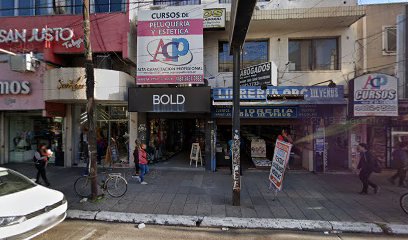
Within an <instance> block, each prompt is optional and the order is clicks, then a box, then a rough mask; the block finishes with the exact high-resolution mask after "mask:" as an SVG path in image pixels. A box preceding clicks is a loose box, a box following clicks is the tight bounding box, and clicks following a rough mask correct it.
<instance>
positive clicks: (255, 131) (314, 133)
mask: <svg viewBox="0 0 408 240" xmlns="http://www.w3.org/2000/svg"><path fill="white" fill-rule="evenodd" d="M343 92H344V90H343V86H337V87H336V88H328V87H283V86H282V87H268V89H267V90H262V89H261V88H260V87H241V109H240V110H241V137H242V143H241V153H242V154H241V164H242V167H243V168H244V169H248V168H249V169H250V168H260V169H269V168H270V164H271V161H270V159H271V158H272V155H273V150H274V145H275V142H276V139H277V137H278V135H280V134H281V132H282V130H283V129H284V130H286V131H287V132H289V134H290V136H291V138H292V139H293V142H294V148H293V151H292V156H291V160H290V167H291V168H293V169H307V170H310V171H318V172H324V171H330V170H337V169H338V168H347V167H348V166H347V162H346V161H345V159H347V156H346V154H343V153H344V152H345V153H346V152H347V151H346V149H347V141H346V140H347V134H346V133H347V132H346V133H344V132H342V131H341V130H339V129H342V128H341V127H339V125H342V124H344V121H345V118H346V101H345V100H344V94H343ZM271 95H274V96H278V95H287V96H295V95H302V96H304V100H282V99H281V100H269V99H270V98H269V99H268V96H271ZM212 99H213V103H212V104H213V107H212V117H213V118H214V119H215V122H216V124H217V131H216V132H217V138H216V139H217V140H216V157H217V158H216V161H217V166H218V167H229V165H230V150H229V145H228V141H229V140H230V139H231V136H232V134H231V123H232V121H231V116H232V107H231V102H230V101H231V99H232V90H231V89H229V88H215V89H213V90H212ZM288 99H289V98H288ZM338 142H341V143H342V144H339V143H338ZM343 155H345V156H344V157H342V156H343Z"/></svg>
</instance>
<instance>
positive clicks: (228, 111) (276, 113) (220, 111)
mask: <svg viewBox="0 0 408 240" xmlns="http://www.w3.org/2000/svg"><path fill="white" fill-rule="evenodd" d="M298 111H299V108H298V107H295V106H293V107H280V106H273V107H241V109H240V116H241V118H297V117H298ZM211 113H212V114H211V115H212V117H214V118H231V117H232V107H229V106H222V107H221V106H220V107H214V108H213V110H212V111H211Z"/></svg>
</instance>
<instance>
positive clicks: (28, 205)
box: [0, 167, 68, 239]
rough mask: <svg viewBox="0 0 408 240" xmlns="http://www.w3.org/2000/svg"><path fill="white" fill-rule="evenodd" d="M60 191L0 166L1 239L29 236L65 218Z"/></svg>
mask: <svg viewBox="0 0 408 240" xmlns="http://www.w3.org/2000/svg"><path fill="white" fill-rule="evenodd" d="M67 207H68V204H67V200H66V199H65V196H64V194H63V193H61V192H59V191H55V190H52V189H49V188H46V187H43V186H41V185H37V184H36V183H34V182H33V181H32V180H30V179H29V178H27V177H25V176H23V175H21V174H20V173H18V172H16V171H13V170H11V169H7V168H1V167H0V239H3V238H7V239H31V238H33V237H35V236H38V235H39V234H41V233H43V232H45V231H47V230H48V229H50V228H52V227H54V226H56V225H57V224H59V223H60V222H62V221H64V219H65V217H66V212H67Z"/></svg>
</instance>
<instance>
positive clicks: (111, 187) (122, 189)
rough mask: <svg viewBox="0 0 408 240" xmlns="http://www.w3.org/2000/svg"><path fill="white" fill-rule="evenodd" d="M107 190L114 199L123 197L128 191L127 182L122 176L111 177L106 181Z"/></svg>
mask: <svg viewBox="0 0 408 240" xmlns="http://www.w3.org/2000/svg"><path fill="white" fill-rule="evenodd" d="M105 188H106V191H107V192H108V193H109V195H111V196H112V197H116V198H118V197H122V196H123V195H124V194H125V193H126V191H127V182H126V180H125V179H124V178H123V177H121V176H111V177H109V178H108V180H106V183H105Z"/></svg>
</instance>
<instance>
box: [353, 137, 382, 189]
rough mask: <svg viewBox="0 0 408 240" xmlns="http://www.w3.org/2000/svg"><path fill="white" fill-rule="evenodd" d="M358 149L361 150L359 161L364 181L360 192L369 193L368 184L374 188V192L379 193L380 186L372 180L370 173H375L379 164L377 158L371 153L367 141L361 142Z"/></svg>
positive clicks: (361, 177) (361, 176)
mask: <svg viewBox="0 0 408 240" xmlns="http://www.w3.org/2000/svg"><path fill="white" fill-rule="evenodd" d="M357 150H358V151H359V152H360V162H359V163H358V167H357V168H358V169H360V174H359V177H360V180H361V182H362V183H363V189H362V190H361V192H360V194H364V195H365V194H368V186H371V187H372V188H373V189H374V193H375V194H377V193H378V190H379V187H378V186H377V185H376V184H375V183H373V182H372V181H370V175H371V173H373V172H374V171H375V170H376V168H378V166H377V162H376V159H375V158H374V156H373V155H372V154H371V153H370V151H369V149H368V145H367V144H365V143H360V144H359V145H358V147H357Z"/></svg>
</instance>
